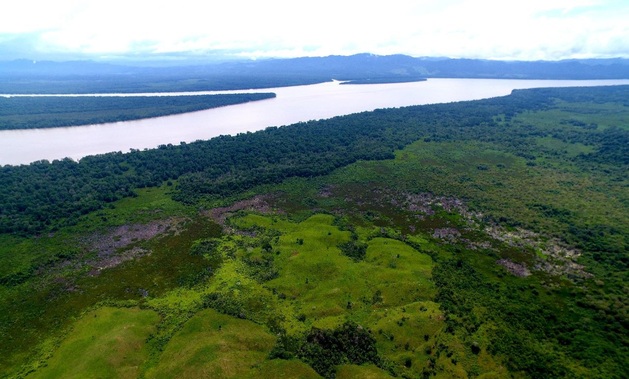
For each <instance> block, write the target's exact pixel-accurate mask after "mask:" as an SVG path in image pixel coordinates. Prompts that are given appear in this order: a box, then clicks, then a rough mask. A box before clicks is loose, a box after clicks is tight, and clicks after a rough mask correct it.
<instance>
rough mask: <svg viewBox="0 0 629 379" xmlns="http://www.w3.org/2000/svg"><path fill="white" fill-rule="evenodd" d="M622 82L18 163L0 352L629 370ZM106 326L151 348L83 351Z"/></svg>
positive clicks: (296, 364)
mask: <svg viewBox="0 0 629 379" xmlns="http://www.w3.org/2000/svg"><path fill="white" fill-rule="evenodd" d="M627 99H629V87H628V86H611V87H595V88H563V89H533V90H517V91H514V92H513V93H512V94H511V95H510V96H506V97H501V98H494V99H487V100H480V101H472V102H459V103H451V104H436V105H425V106H414V107H405V108H399V109H385V110H377V111H374V112H364V113H360V114H355V115H350V116H342V117H335V118H332V119H329V120H320V121H316V122H315V121H312V122H307V123H300V124H296V125H290V126H286V127H281V128H275V127H272V128H267V129H266V130H263V131H259V132H255V133H244V134H239V135H236V136H221V137H218V138H214V139H211V140H208V141H198V142H194V143H185V144H183V143H182V144H181V145H178V146H173V145H164V146H160V147H159V148H158V149H154V150H145V151H132V152H130V153H127V154H122V153H111V154H104V155H99V156H91V157H86V158H83V159H81V160H80V161H79V162H75V161H72V160H69V159H66V160H56V161H53V162H48V161H40V162H35V163H32V164H30V165H22V166H4V167H2V168H0V200H1V203H0V231H1V233H2V234H0V246H1V247H0V263H2V264H1V265H0V267H2V269H1V270H0V285H1V289H2V292H1V293H0V308H2V309H4V310H10V311H6V312H2V316H0V335H1V336H2V342H0V353H1V354H0V356H2V358H0V372H5V373H7V374H6V375H5V376H7V377H24V376H27V375H28V377H38V376H42V377H47V376H72V375H78V376H80V375H81V373H86V372H92V373H95V375H106V376H119V375H121V371H116V370H130V371H127V372H128V373H131V374H129V375H130V376H132V377H163V376H171V377H177V376H185V375H189V376H198V375H202V373H203V372H215V373H222V374H221V375H223V376H225V377H269V376H273V375H276V374H277V375H280V374H281V375H284V376H286V377H320V376H323V377H326V378H331V377H337V378H341V377H364V376H369V375H373V376H374V377H389V376H397V377H424V378H430V377H457V378H464V377H480V376H486V377H514V376H515V377H531V378H624V377H627V376H628V375H629V371H628V370H627V365H626V363H627V361H628V359H629V341H628V340H627V333H626V331H627V327H629V309H628V308H627V302H626V294H627V285H626V283H627V280H628V279H629V278H628V277H627V273H628V272H629V270H628V268H629V267H627V266H628V265H629V253H628V252H629V219H628V218H627V214H629V193H628V192H627V188H628V185H629V178H628V177H627V172H628V171H629V161H628V160H627V157H628V156H629V150H628V146H629V129H628V128H627V120H628V119H629V118H628V117H629V103H628V102H627ZM108 338H112V339H113V340H124V341H126V343H128V344H129V346H131V345H133V346H140V348H134V349H133V351H132V350H131V349H127V348H125V347H118V348H111V349H110V350H111V351H110V352H109V354H110V355H111V356H112V357H116V358H112V359H114V360H116V362H118V363H116V364H111V363H103V361H102V360H101V358H99V356H101V355H102V354H96V353H89V354H88V355H89V357H88V355H85V354H87V353H85V354H84V353H83V352H95V351H96V350H94V349H95V348H96V346H112V345H111V344H112V342H111V341H110V340H108ZM114 346H115V345H114ZM124 346H127V345H124ZM220 346H223V347H225V346H226V347H227V348H225V349H222V348H221V347H220ZM108 351H109V350H108ZM203 352H206V353H207V352H210V353H207V354H206V353H203ZM77 357H83V358H77ZM77 359H82V360H80V361H78V360H77ZM79 362H80V364H79ZM73 370H75V371H73ZM76 370H79V371H76ZM81 370H82V371H81ZM108 370H109V371H108ZM112 370H113V371H112ZM208 370H209V371H208ZM29 374H30V375H29Z"/></svg>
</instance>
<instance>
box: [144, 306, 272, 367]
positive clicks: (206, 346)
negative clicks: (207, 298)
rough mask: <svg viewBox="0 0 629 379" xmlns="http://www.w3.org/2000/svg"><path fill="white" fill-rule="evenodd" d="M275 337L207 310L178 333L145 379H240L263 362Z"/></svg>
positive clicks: (242, 322) (255, 325)
mask: <svg viewBox="0 0 629 379" xmlns="http://www.w3.org/2000/svg"><path fill="white" fill-rule="evenodd" d="M274 343H275V337H274V336H273V335H271V334H270V333H269V332H268V331H266V330H265V329H264V328H263V327H261V326H260V325H257V324H254V323H253V322H251V321H248V320H240V319H237V318H235V317H231V316H228V315H224V314H220V313H218V312H216V311H214V310H211V309H207V310H203V311H201V312H199V313H197V314H196V315H195V316H194V317H193V318H192V319H190V320H189V321H188V322H187V323H186V324H185V325H184V326H183V328H182V329H181V330H180V331H179V332H177V333H176V334H175V335H174V336H173V338H172V339H171V340H170V342H169V343H168V344H167V345H166V348H165V350H164V352H163V354H162V356H161V358H160V361H159V364H158V365H157V366H156V367H155V368H154V369H151V370H150V371H149V372H148V373H147V375H146V377H147V378H182V379H183V378H208V377H212V378H242V377H246V376H248V375H250V373H251V371H252V369H255V368H256V367H257V365H259V364H261V363H263V361H264V360H265V359H266V357H267V355H268V353H269V352H270V351H271V348H272V347H273V345H274Z"/></svg>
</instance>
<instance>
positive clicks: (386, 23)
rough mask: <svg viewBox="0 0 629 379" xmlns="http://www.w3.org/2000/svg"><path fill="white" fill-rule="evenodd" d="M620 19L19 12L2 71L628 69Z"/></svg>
mask: <svg viewBox="0 0 629 379" xmlns="http://www.w3.org/2000/svg"><path fill="white" fill-rule="evenodd" d="M628 16H629V3H627V2H626V1H622V0H600V1H597V0H545V1H543V0H532V1H528V2H503V1H496V0H479V1H467V0H448V1H411V0H400V1H395V0H394V1H391V2H388V3H386V4H378V5H374V4H365V3H363V2H357V1H344V2H333V1H331V0H321V1H319V2H316V3H315V2H312V3H295V2H289V1H283V0H269V1H267V2H254V1H250V0H235V1H231V2H224V3H220V4H214V3H207V2H200V1H195V0H180V1H177V2H172V1H151V2H148V1H144V0H138V1H133V2H129V1H122V0H110V1H107V2H104V1H89V0H59V1H56V2H48V1H43V0H23V1H21V2H12V3H11V4H9V5H7V6H6V7H5V11H4V12H2V14H0V60H12V59H32V60H77V59H91V60H105V61H112V60H113V61H116V60H117V61H134V60H140V61H141V60H173V61H185V60H197V61H208V60H225V59H261V58H293V57H304V56H329V55H353V54H358V53H372V54H376V55H391V54H404V55H409V56H412V57H448V58H470V59H490V60H523V61H534V60H550V61H553V60H564V59H590V58H629V24H628V23H627V22H626V19H627V17H628Z"/></svg>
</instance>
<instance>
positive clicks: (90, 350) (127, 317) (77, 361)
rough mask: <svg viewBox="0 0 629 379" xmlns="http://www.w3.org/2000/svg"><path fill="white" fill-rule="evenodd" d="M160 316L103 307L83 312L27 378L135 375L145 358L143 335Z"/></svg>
mask: <svg viewBox="0 0 629 379" xmlns="http://www.w3.org/2000/svg"><path fill="white" fill-rule="evenodd" d="M158 321H159V316H158V315H157V314H156V313H155V312H153V311H149V310H140V309H137V308H130V309H117V308H110V307H104V308H100V309H98V310H95V311H92V312H89V313H87V314H85V315H84V316H83V317H82V318H81V319H80V320H79V321H78V322H77V323H76V324H75V326H74V328H73V330H72V333H71V334H70V335H69V336H68V337H67V338H66V339H65V340H64V341H63V342H62V343H61V345H60V346H59V349H58V350H57V351H55V352H54V353H53V356H52V358H50V359H49V360H48V361H47V363H46V366H44V367H43V368H41V369H40V370H38V371H36V372H35V373H33V374H32V375H29V376H28V378H80V379H83V378H135V377H137V375H138V373H139V367H140V366H141V365H142V363H143V362H144V361H145V360H146V359H147V357H148V353H147V350H146V349H145V341H146V338H147V337H148V336H149V334H150V333H152V332H153V331H154V329H155V325H156V324H157V322H158Z"/></svg>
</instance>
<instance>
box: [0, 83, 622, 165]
mask: <svg viewBox="0 0 629 379" xmlns="http://www.w3.org/2000/svg"><path fill="white" fill-rule="evenodd" d="M619 84H629V80H501V79H429V80H427V81H423V82H413V83H395V84H369V85H365V84H361V85H340V84H339V82H336V81H335V82H327V83H321V84H315V85H307V86H296V87H282V88H268V89H261V90H255V91H253V90H250V91H217V92H196V93H195V94H214V93H217V94H218V93H234V92H238V93H243V92H274V93H275V94H276V95H277V97H275V98H273V99H268V100H262V101H256V102H251V103H245V104H238V105H231V106H226V107H221V108H214V109H208V110H205V111H198V112H192V113H184V114H178V115H172V116H165V117H158V118H151V119H143V120H135V121H124V122H116V123H108V124H98V125H88V126H74V127H66V128H51V129H29V130H9V131H0V165H5V164H11V165H17V164H28V163H30V162H34V161H38V160H42V159H47V160H51V161H52V160H54V159H62V158H65V157H70V158H72V159H75V160H78V159H80V158H82V157H84V156H87V155H94V154H101V153H107V152H112V151H122V152H127V151H129V150H130V149H146V148H154V147H157V146H159V145H162V144H179V143H180V142H193V141H196V140H203V139H210V138H212V137H216V136H219V135H225V134H231V135H234V134H238V133H242V132H248V131H256V130H261V129H264V128H266V127H268V126H283V125H289V124H294V123H297V122H301V121H309V120H319V119H326V118H331V117H334V116H340V115H346V114H351V113H357V112H363V111H371V110H374V109H377V108H394V107H402V106H409V105H422V104H433V103H447V102H454V101H462V100H477V99H485V98H489V97H496V96H504V95H508V94H510V93H511V91H512V90H514V89H523V88H539V87H574V86H598V85H619ZM189 94H191V93H169V94H160V95H164V96H178V95H189ZM125 95H126V96H129V94H125ZM145 95H148V94H145ZM150 95H155V94H150ZM94 96H103V95H94ZM105 96H118V95H117V94H109V95H105Z"/></svg>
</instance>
